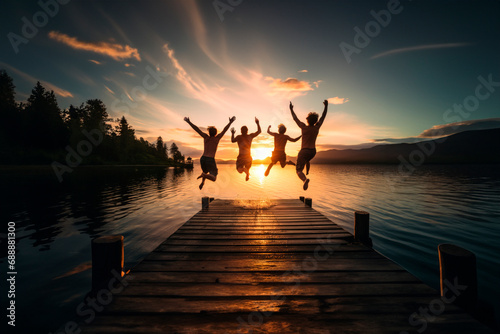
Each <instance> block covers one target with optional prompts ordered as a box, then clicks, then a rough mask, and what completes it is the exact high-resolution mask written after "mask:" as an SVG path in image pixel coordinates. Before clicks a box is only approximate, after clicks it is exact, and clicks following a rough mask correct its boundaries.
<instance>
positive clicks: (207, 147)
mask: <svg viewBox="0 0 500 334" xmlns="http://www.w3.org/2000/svg"><path fill="white" fill-rule="evenodd" d="M235 119H236V117H234V116H233V117H231V118H229V123H227V125H226V126H225V127H224V129H223V130H222V132H221V133H219V134H217V129H216V128H215V127H214V126H209V127H208V128H207V129H208V135H207V134H206V133H204V132H203V131H201V130H200V129H199V128H198V127H197V126H196V125H194V124H193V123H191V121H190V120H189V117H184V120H185V121H186V122H187V123H188V124H189V125H191V127H192V128H193V129H194V131H196V132H197V133H198V134H199V135H200V136H201V137H202V138H203V155H202V156H201V158H200V165H201V170H202V173H201V175H200V176H198V179H199V178H202V181H201V183H200V186H199V188H200V190H201V189H202V188H203V186H204V185H205V180H206V179H209V180H210V181H213V182H215V180H217V174H218V173H219V170H218V169H217V164H216V163H215V153H217V146H218V145H219V141H220V140H221V138H222V137H223V136H224V134H225V133H226V132H227V130H228V129H229V127H230V126H231V124H232V123H233V122H234V121H235Z"/></svg>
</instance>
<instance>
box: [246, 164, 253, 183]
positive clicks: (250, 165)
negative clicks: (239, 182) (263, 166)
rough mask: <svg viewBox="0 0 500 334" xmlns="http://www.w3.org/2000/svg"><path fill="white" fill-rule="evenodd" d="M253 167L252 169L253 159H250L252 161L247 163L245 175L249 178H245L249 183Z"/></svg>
mask: <svg viewBox="0 0 500 334" xmlns="http://www.w3.org/2000/svg"><path fill="white" fill-rule="evenodd" d="M251 167H252V158H250V160H248V161H247V162H246V163H245V174H247V176H246V177H245V181H248V180H249V179H250V168H251Z"/></svg>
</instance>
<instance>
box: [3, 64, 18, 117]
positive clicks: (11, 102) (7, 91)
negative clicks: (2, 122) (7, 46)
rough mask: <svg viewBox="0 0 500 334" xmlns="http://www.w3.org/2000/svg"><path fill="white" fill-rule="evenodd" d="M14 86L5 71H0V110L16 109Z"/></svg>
mask: <svg viewBox="0 0 500 334" xmlns="http://www.w3.org/2000/svg"><path fill="white" fill-rule="evenodd" d="M15 89H16V86H14V80H13V79H12V78H11V77H10V76H9V75H8V74H7V72H6V71H5V70H0V110H2V111H4V110H6V109H11V110H13V109H16V108H17V104H16V98H15V96H16V92H15Z"/></svg>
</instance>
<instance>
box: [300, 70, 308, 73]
mask: <svg viewBox="0 0 500 334" xmlns="http://www.w3.org/2000/svg"><path fill="white" fill-rule="evenodd" d="M307 72H308V71H307V70H300V71H299V73H307Z"/></svg>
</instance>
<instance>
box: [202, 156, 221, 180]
mask: <svg viewBox="0 0 500 334" xmlns="http://www.w3.org/2000/svg"><path fill="white" fill-rule="evenodd" d="M217 174H219V170H218V169H217V163H216V162H215V159H214V158H212V159H210V160H209V163H208V166H207V172H206V173H205V175H203V177H204V178H206V179H209V180H210V181H212V182H215V180H217Z"/></svg>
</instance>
